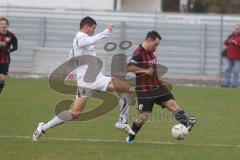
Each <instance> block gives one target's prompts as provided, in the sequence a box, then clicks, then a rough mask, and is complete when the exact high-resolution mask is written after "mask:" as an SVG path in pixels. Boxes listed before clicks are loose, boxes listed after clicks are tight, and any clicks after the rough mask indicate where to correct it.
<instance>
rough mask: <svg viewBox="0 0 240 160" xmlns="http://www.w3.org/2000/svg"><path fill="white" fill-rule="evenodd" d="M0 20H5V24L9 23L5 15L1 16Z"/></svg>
mask: <svg viewBox="0 0 240 160" xmlns="http://www.w3.org/2000/svg"><path fill="white" fill-rule="evenodd" d="M0 21H6V22H7V25H9V22H8V19H7V18H6V17H1V18H0Z"/></svg>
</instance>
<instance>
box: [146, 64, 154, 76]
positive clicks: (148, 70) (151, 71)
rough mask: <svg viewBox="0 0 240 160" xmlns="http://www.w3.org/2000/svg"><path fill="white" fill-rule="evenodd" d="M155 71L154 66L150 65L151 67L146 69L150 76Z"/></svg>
mask: <svg viewBox="0 0 240 160" xmlns="http://www.w3.org/2000/svg"><path fill="white" fill-rule="evenodd" d="M153 72H154V68H153V66H152V67H149V68H148V69H147V70H146V74H148V75H149V76H152V75H153Z"/></svg>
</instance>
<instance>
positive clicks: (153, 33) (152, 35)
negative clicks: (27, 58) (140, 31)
mask: <svg viewBox="0 0 240 160" xmlns="http://www.w3.org/2000/svg"><path fill="white" fill-rule="evenodd" d="M156 38H158V39H160V40H161V39H162V37H161V36H160V34H159V33H158V32H157V31H150V32H148V33H147V36H146V38H145V40H148V39H151V40H155V39H156Z"/></svg>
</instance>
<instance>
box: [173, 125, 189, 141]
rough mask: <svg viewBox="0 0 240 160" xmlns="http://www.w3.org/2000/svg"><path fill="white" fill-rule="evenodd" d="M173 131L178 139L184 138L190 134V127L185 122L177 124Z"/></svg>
mask: <svg viewBox="0 0 240 160" xmlns="http://www.w3.org/2000/svg"><path fill="white" fill-rule="evenodd" d="M171 133H172V136H173V137H174V138H176V139H177V140H183V139H185V138H186V137H187V135H188V129H187V128H186V127H185V126H184V125H183V124H177V125H175V126H173V127H172V130H171Z"/></svg>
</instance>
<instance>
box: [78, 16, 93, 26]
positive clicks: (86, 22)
mask: <svg viewBox="0 0 240 160" xmlns="http://www.w3.org/2000/svg"><path fill="white" fill-rule="evenodd" d="M85 25H88V26H90V27H91V26H93V25H97V22H96V21H95V20H94V19H93V18H92V17H89V16H87V17H84V18H83V19H82V20H81V22H80V29H82V28H83V27H84V26H85Z"/></svg>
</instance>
